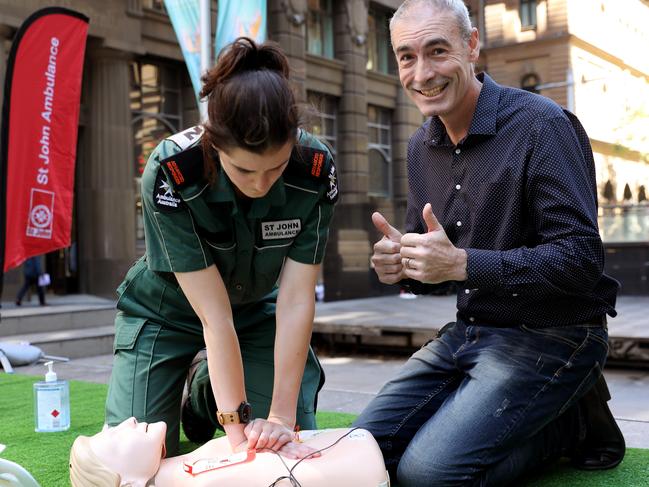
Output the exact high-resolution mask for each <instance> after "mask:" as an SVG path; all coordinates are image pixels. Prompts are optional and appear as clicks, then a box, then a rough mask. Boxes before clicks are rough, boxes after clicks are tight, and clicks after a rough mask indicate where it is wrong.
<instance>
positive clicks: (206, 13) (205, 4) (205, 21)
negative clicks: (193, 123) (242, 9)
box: [199, 0, 212, 122]
mask: <svg viewBox="0 0 649 487" xmlns="http://www.w3.org/2000/svg"><path fill="white" fill-rule="evenodd" d="M200 1H201V3H200V8H201V20H200V27H201V76H203V75H204V74H205V73H206V72H207V70H208V69H210V45H211V43H210V40H211V37H212V34H211V30H212V29H211V24H212V18H211V17H212V15H211V9H210V3H211V1H210V0H200ZM199 112H200V116H201V122H206V121H207V100H199Z"/></svg>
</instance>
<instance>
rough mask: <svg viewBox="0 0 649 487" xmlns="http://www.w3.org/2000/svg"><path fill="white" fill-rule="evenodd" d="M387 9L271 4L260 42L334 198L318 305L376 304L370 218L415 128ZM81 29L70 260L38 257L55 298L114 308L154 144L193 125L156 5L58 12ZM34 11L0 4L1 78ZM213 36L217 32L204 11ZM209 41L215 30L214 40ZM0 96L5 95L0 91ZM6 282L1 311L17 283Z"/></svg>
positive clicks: (397, 199)
mask: <svg viewBox="0 0 649 487" xmlns="http://www.w3.org/2000/svg"><path fill="white" fill-rule="evenodd" d="M399 3H400V2H399V1H398V0H380V1H379V0H377V1H372V2H368V1H366V0H340V1H339V0H308V1H307V0H269V1H268V36H269V38H270V39H272V40H274V41H276V42H278V43H279V44H280V45H281V46H282V48H283V49H284V50H285V52H286V53H287V55H288V57H289V59H290V62H291V66H292V69H293V76H294V79H293V80H294V82H295V84H296V88H297V91H298V93H299V96H300V98H301V100H302V101H303V102H305V103H307V104H309V105H310V106H315V107H316V108H317V110H319V113H316V114H315V115H312V116H311V117H310V118H309V119H308V121H307V128H310V129H311V130H313V131H314V132H316V133H318V135H320V136H321V137H322V138H323V139H324V140H325V141H326V142H327V143H329V144H330V146H331V147H332V150H333V151H334V153H335V156H336V162H337V166H338V171H339V178H340V185H341V188H343V192H342V196H341V199H340V202H339V207H338V210H337V215H336V218H335V224H334V228H332V231H331V236H330V241H329V246H328V251H327V256H326V260H325V265H324V266H323V276H322V279H323V281H324V284H325V290H326V291H325V292H326V299H341V298H351V297H359V296H367V295H370V294H376V292H380V291H381V289H380V287H379V286H378V284H377V283H376V281H375V280H373V273H372V272H371V270H370V268H369V257H370V253H371V244H372V243H373V242H374V241H375V240H376V239H377V235H376V233H375V232H374V230H373V227H372V225H371V222H370V218H369V216H370V214H371V212H372V211H373V210H375V209H381V210H382V211H384V212H385V213H386V214H387V215H388V217H390V218H395V219H396V222H397V224H400V218H402V215H403V213H404V211H403V209H404V207H405V196H406V190H407V187H406V175H405V157H406V147H407V141H408V137H409V135H410V134H411V133H412V132H413V131H414V130H415V129H416V127H417V126H418V124H420V123H421V116H420V115H419V114H418V112H417V110H416V109H415V108H414V107H413V106H412V105H411V104H410V103H409V102H408V101H407V100H406V98H405V96H404V95H403V93H402V92H401V90H400V89H399V81H398V78H397V76H396V74H395V69H394V62H393V61H392V57H391V50H390V47H389V36H388V33H387V32H388V30H387V20H388V19H389V17H390V16H391V14H392V13H393V12H394V10H395V9H396V7H398V5H399ZM56 4H57V5H58V6H63V7H67V8H70V9H73V10H76V11H79V12H82V13H84V14H85V15H87V16H88V17H89V18H90V28H89V35H88V44H87V51H86V57H85V66H84V76H83V89H82V95H81V98H82V99H81V114H80V121H79V142H78V154H77V169H76V188H75V205H74V224H73V235H72V240H73V241H74V244H73V246H72V247H71V248H70V249H62V250H61V251H59V252H54V253H52V254H49V255H48V256H47V268H48V271H49V272H50V273H51V274H52V275H53V278H54V288H55V290H56V291H57V292H68V293H70V292H84V293H92V294H98V295H106V296H113V295H114V294H113V293H114V290H115V288H116V286H117V284H118V283H119V282H120V280H121V279H122V278H123V276H124V274H125V272H126V270H127V269H128V268H129V266H130V265H131V264H132V263H133V262H134V261H135V260H136V259H137V258H138V256H139V255H141V254H142V253H143V251H144V241H143V238H144V236H143V230H142V222H141V211H140V206H139V205H140V202H139V191H138V183H139V174H140V172H141V170H142V168H143V164H144V163H145V162H146V159H147V157H148V154H149V153H150V152H151V150H152V149H153V147H155V144H156V143H157V141H159V140H160V139H161V138H163V137H165V136H167V135H169V134H171V133H174V132H175V131H179V130H181V129H182V128H184V127H188V126H191V125H194V124H196V123H197V121H198V111H197V109H196V101H195V98H194V93H193V90H192V87H191V83H190V80H189V76H188V75H187V72H186V69H185V67H184V61H183V58H182V55H181V52H180V49H179V47H178V44H177V42H176V37H175V34H174V31H173V29H172V27H171V24H170V22H169V18H168V16H167V15H166V13H165V11H164V8H163V5H162V4H163V2H162V1H161V0H61V1H58V2H56ZM48 5H51V2H48V1H43V0H26V1H24V2H15V1H12V0H0V66H1V67H2V71H1V72H0V75H2V76H3V77H4V70H5V60H6V58H7V55H8V52H9V49H10V45H11V44H10V43H11V39H12V38H13V36H14V35H15V33H16V30H17V29H18V27H19V26H20V24H21V23H22V22H23V21H24V20H25V19H26V18H27V17H28V16H29V15H30V14H31V13H32V12H34V11H35V10H37V9H39V8H41V7H45V6H48ZM212 5H213V12H212V14H213V19H212V29H214V26H215V24H216V8H217V7H216V5H217V2H216V0H213V2H212ZM212 32H214V30H212ZM2 86H4V85H2ZM19 281H20V276H19V272H18V271H12V272H10V273H8V274H7V275H6V276H5V292H4V295H5V299H9V298H8V297H7V296H11V294H12V293H13V292H15V289H16V286H17V285H18V284H19Z"/></svg>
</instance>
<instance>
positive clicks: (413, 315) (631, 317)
mask: <svg viewBox="0 0 649 487" xmlns="http://www.w3.org/2000/svg"><path fill="white" fill-rule="evenodd" d="M88 299H89V301H87V302H85V301H84V298H81V297H78V296H77V297H70V296H69V297H65V298H63V299H54V300H52V299H50V302H51V306H47V307H44V308H39V307H38V306H36V307H35V308H36V309H37V310H38V312H44V313H45V312H52V313H54V312H60V311H61V310H62V309H63V308H65V307H68V306H75V305H76V306H78V305H84V303H85V304H86V305H88V304H89V305H92V306H97V307H103V306H106V305H107V304H108V305H110V302H109V301H107V300H102V299H100V298H92V297H91V298H88ZM48 308H49V309H48ZM36 309H32V311H35V310H36ZM647 310H649V297H632V296H623V297H621V298H620V299H619V302H618V311H619V315H618V317H617V318H614V319H611V320H610V324H609V329H610V331H611V335H614V334H615V333H617V332H620V333H622V332H624V333H627V332H628V333H640V334H642V336H649V318H648V316H647ZM2 311H3V315H5V316H6V315H9V314H14V313H20V314H22V313H27V312H29V307H26V306H23V307H22V308H20V309H16V308H15V307H14V306H13V304H9V303H3V310H2ZM5 313H6V314H5ZM453 314H454V300H453V298H452V297H436V296H431V297H419V298H417V299H413V300H406V299H400V298H398V297H396V296H390V297H385V298H371V299H360V300H350V301H338V302H333V303H318V307H317V311H316V321H317V322H318V323H319V326H327V325H329V326H331V327H338V326H345V327H346V328H347V329H349V327H364V328H365V329H367V328H368V327H370V328H372V327H374V328H376V330H377V331H380V330H381V329H384V328H388V329H389V328H391V327H395V326H398V325H399V324H404V325H407V326H409V327H417V328H421V331H422V332H423V333H425V332H427V330H431V329H433V328H437V327H439V326H440V325H443V324H444V323H446V322H448V321H451V320H452V319H453ZM624 330H626V331H624ZM111 360H112V358H111V356H110V355H102V356H98V357H91V358H83V359H76V360H72V361H71V362H69V363H61V364H59V365H58V366H57V369H58V371H59V376H60V377H63V378H66V379H78V380H88V381H93V382H99V383H105V382H107V380H108V378H109V376H110V369H111ZM404 360H405V359H394V358H389V359H379V358H366V357H353V356H340V357H338V356H337V357H322V363H323V366H324V369H325V373H326V375H327V382H326V384H325V387H324V390H323V393H322V394H321V396H320V408H321V409H322V410H325V411H340V412H349V413H358V412H360V411H361V410H362V409H363V407H364V406H365V405H366V404H367V403H368V401H369V400H370V399H371V397H372V396H373V395H374V394H376V392H377V391H378V390H379V389H380V387H381V385H382V384H383V383H384V382H385V381H386V380H387V379H388V378H390V377H392V376H393V375H394V374H395V373H396V370H397V369H398V367H399V366H400V365H401V364H402V363H403V361H404ZM16 371H17V373H23V374H41V373H43V371H44V367H43V366H42V365H32V366H28V367H18V368H17V369H16ZM605 375H606V378H607V382H608V384H609V388H610V390H611V394H612V396H613V399H612V400H611V402H610V406H611V410H612V411H613V414H614V416H615V417H616V419H617V420H618V422H619V424H620V427H621V428H622V430H623V432H624V435H625V437H626V439H627V443H628V446H630V447H640V448H649V371H647V370H628V369H610V368H607V369H606V371H605ZM1 380H2V372H0V382H1Z"/></svg>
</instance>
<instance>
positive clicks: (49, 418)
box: [34, 361, 70, 432]
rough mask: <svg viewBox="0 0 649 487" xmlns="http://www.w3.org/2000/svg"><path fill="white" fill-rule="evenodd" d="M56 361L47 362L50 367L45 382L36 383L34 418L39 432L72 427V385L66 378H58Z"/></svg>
mask: <svg viewBox="0 0 649 487" xmlns="http://www.w3.org/2000/svg"><path fill="white" fill-rule="evenodd" d="M53 365H54V362H52V361H49V362H45V366H46V367H47V368H48V371H47V374H45V382H42V381H41V382H36V383H35V384H34V418H35V420H36V429H35V431H37V432H54V431H65V430H67V429H68V428H70V386H69V384H68V381H66V380H57V377H56V372H54V368H53Z"/></svg>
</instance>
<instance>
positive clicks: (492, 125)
mask: <svg viewBox="0 0 649 487" xmlns="http://www.w3.org/2000/svg"><path fill="white" fill-rule="evenodd" d="M476 78H477V79H478V80H479V81H480V82H481V83H482V87H481V88H480V95H478V102H477V104H476V107H475V112H474V113H473V119H472V120H471V125H470V127H469V132H468V133H467V137H469V136H471V135H495V134H496V118H497V115H498V104H499V102H500V92H501V90H502V88H501V87H500V86H499V85H498V84H497V83H496V82H495V81H494V80H492V79H491V78H490V77H489V75H488V74H486V73H480V74H478V75H476ZM426 140H427V141H428V142H429V144H430V145H443V144H445V143H447V142H449V141H448V136H447V134H446V127H444V124H443V123H442V121H441V120H440V118H439V117H438V116H434V117H431V118H430V126H429V127H428V134H427V137H426Z"/></svg>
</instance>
